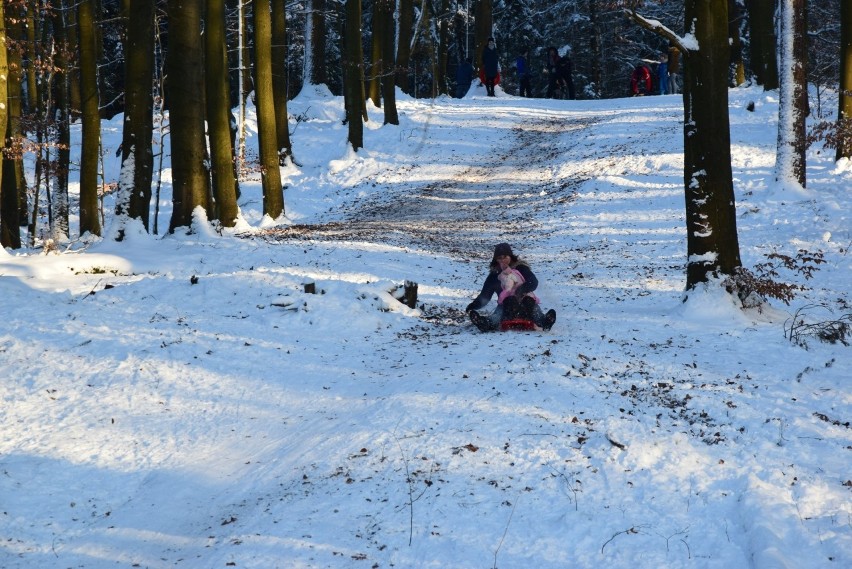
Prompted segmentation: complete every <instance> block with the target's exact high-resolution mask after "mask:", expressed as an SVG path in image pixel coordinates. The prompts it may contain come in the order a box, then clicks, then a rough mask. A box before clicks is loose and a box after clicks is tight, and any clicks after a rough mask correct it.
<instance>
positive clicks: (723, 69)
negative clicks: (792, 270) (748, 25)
mask: <svg viewBox="0 0 852 569" xmlns="http://www.w3.org/2000/svg"><path fill="white" fill-rule="evenodd" d="M684 12H685V21H686V22H691V23H692V24H691V27H690V28H689V29H688V30H687V31H688V32H690V33H691V36H692V38H691V39H692V41H689V42H687V41H685V40H684V39H683V38H681V37H679V36H677V35H676V34H674V33H673V32H672V31H671V30H669V29H668V28H665V27H664V26H662V25H661V24H660V23H659V22H658V21H656V20H649V19H647V18H643V17H642V16H639V15H638V14H636V12H635V10H632V9H631V10H627V13H628V15H629V16H630V17H631V18H632V19H633V20H634V21H636V22H637V23H639V24H640V25H641V26H642V27H645V28H647V29H649V30H652V31H654V32H656V33H658V34H659V35H661V36H663V37H666V38H668V39H669V41H671V42H672V43H673V44H674V45H676V46H677V47H678V49H679V50H680V51H681V53H682V54H683V58H684V60H685V62H684V66H683V67H684V85H683V112H684V121H683V181H684V191H685V193H686V254H687V260H686V290H687V294H688V293H689V291H691V290H694V289H695V288H697V287H698V285H700V284H701V283H705V282H708V281H709V280H710V278H711V277H714V276H721V275H727V276H735V275H736V273H737V269H739V268H740V267H741V266H742V262H741V261H740V245H739V238H738V236H737V217H736V206H735V204H734V182H733V173H732V171H731V127H730V121H729V117H728V70H729V65H730V61H731V58H730V44H729V41H728V0H684Z"/></svg>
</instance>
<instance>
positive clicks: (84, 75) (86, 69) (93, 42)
mask: <svg viewBox="0 0 852 569" xmlns="http://www.w3.org/2000/svg"><path fill="white" fill-rule="evenodd" d="M94 4H95V0H80V2H79V4H77V29H78V34H77V35H78V41H79V45H80V48H79V49H80V107H81V108H80V111H81V117H82V130H83V134H82V145H81V150H80V235H82V234H84V233H86V232H87V231H88V232H89V233H91V234H92V235H100V234H101V219H100V215H99V211H98V162H99V160H100V155H101V151H100V147H101V116H100V110H99V108H98V107H99V105H98V62H97V38H96V37H95V33H96V32H95V6H94Z"/></svg>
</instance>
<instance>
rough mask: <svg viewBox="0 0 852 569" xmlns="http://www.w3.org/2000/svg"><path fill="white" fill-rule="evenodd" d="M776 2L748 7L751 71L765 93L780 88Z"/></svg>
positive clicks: (753, 0)
mask: <svg viewBox="0 0 852 569" xmlns="http://www.w3.org/2000/svg"><path fill="white" fill-rule="evenodd" d="M775 2H776V0H747V5H746V7H747V9H748V22H749V30H750V33H751V69H752V71H753V72H754V75H755V79H757V83H758V85H763V90H764V91H772V90H774V89H777V88H778V60H777V58H776V54H775V46H776V42H775ZM686 21H689V20H686Z"/></svg>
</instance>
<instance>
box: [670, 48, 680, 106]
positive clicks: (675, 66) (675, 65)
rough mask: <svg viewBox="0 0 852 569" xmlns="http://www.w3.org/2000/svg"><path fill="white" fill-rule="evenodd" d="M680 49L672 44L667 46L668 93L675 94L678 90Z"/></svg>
mask: <svg viewBox="0 0 852 569" xmlns="http://www.w3.org/2000/svg"><path fill="white" fill-rule="evenodd" d="M679 73H680V50H679V49H678V48H677V47H676V46H674V45H670V46H669V85H668V87H669V95H676V94H677V93H679V92H680V76H679V75H678V74H679Z"/></svg>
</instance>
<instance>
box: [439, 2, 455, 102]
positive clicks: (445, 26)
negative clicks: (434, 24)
mask: <svg viewBox="0 0 852 569" xmlns="http://www.w3.org/2000/svg"><path fill="white" fill-rule="evenodd" d="M451 17H452V14H451V13H450V0H441V10H440V12H439V13H438V22H439V24H438V26H439V27H438V66H437V68H438V72H437V76H438V77H437V79H438V93H440V94H441V95H446V94H448V93H449V92H450V91H449V89H450V85H449V81H448V77H447V61H448V59H449V50H450V45H449V44H450V18H451Z"/></svg>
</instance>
